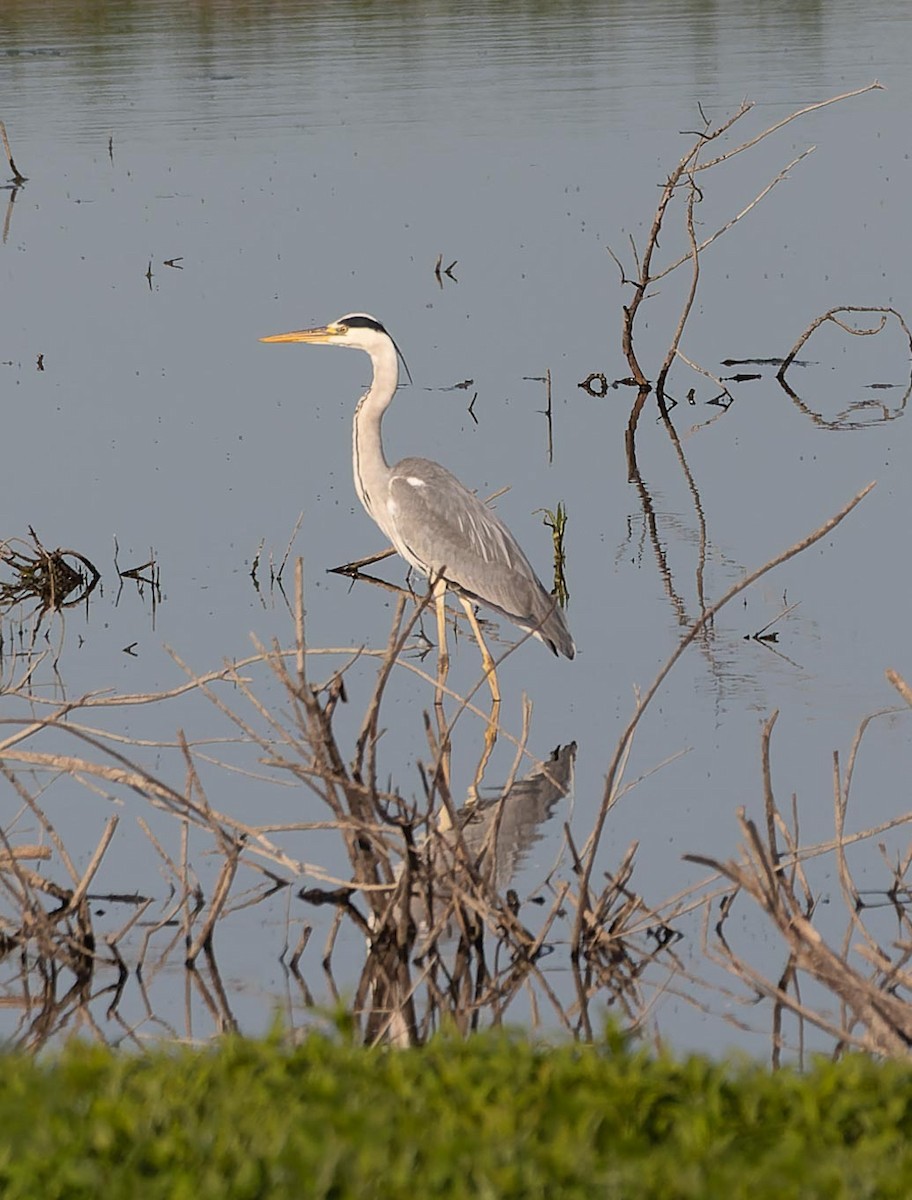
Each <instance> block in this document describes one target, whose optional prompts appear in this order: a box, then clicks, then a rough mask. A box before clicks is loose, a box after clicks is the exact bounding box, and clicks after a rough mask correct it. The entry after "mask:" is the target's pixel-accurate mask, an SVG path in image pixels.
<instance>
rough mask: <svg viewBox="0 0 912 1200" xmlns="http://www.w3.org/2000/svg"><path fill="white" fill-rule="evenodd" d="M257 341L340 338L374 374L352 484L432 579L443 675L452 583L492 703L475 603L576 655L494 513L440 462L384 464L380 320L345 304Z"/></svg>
mask: <svg viewBox="0 0 912 1200" xmlns="http://www.w3.org/2000/svg"><path fill="white" fill-rule="evenodd" d="M260 341H262V342H305V343H310V344H318V345H327V346H345V347H348V348H349V349H352V350H363V351H364V352H365V353H366V354H367V355H368V356H369V357H370V360H371V366H372V367H373V379H372V380H371V385H370V387H369V388H368V390H367V391H366V392H365V393H364V395H363V396H362V397H361V399H360V400H359V401H358V406H357V408H356V409H355V420H354V429H353V440H352V466H353V468H354V476H355V491H356V492H357V493H358V498H359V499H360V501H361V503H362V504H363V505H364V507H365V509H366V510H367V512H368V515H369V516H371V517H372V518H373V519H374V521H375V522H376V523H377V525H379V526H380V528H381V530H382V531H383V532H384V533H385V534H386V536H387V537H388V538H389V540H390V541H391V542H392V544H393V546H395V548H396V550H398V552H399V553H400V554H401V555H402V557H403V558H404V559H405V561H406V562H407V563H409V564H410V565H411V566H413V567H415V568H416V570H418V571H420V572H421V574H422V575H425V576H427V578H428V579H429V580H430V581H431V582H432V584H434V585H435V599H436V601H437V624H438V637H439V639H440V645H439V648H438V653H439V656H440V663H439V665H438V671H439V672H440V674H441V675H445V673H446V665H445V664H446V662H447V657H446V634H445V626H444V613H443V603H444V597H445V594H446V589H447V588H448V587H449V588H451V589H452V590H453V591H454V592H455V593H456V595H457V596H458V597H459V599H460V601H461V602H462V605H463V608H464V609H465V612H466V615H467V617H468V619H469V624H470V625H471V627H472V631H473V633H474V634H475V637H476V639H477V641H478V645H479V648H480V650H481V655H482V661H483V664H484V670H485V674H486V675H487V677H488V683H489V686H490V688H491V693H492V695H493V697H494V699H495V702H496V701H497V700H499V698H500V697H499V693H498V691H497V683H496V677H495V675H494V661H493V659H492V658H491V655H490V653H489V652H488V649H487V647H486V646H485V643H484V639H483V638H482V636H481V630H480V629H479V628H478V622H477V620H476V617H475V610H474V607H473V606H474V604H475V603H481V604H485V605H486V606H487V607H488V608H491V609H493V610H494V612H496V613H498V614H499V615H500V616H502V617H506V618H507V619H508V620H510V621H512V622H513V623H514V624H515V625H518V626H519V628H520V629H523V630H525V631H526V632H530V633H532V634H534V635H535V637H537V638H538V639H539V640H540V641H541V642H544V644H545V645H546V646H548V647H550V649H551V650H552V651H553V652H554V654H563V655H565V656H566V657H567V658H573V655H574V652H575V648H574V645H573V638H572V637H571V636H570V630H569V629H568V628H567V622H566V620H565V618H564V614H563V612H562V611H561V609H560V608H559V606H558V604H557V601H556V599H555V598H554V596H552V595H551V594H550V593H549V592H548V591H547V590H546V589H545V587H544V585H543V584H542V582H541V580H540V579H539V578H538V576H537V575H536V573H535V571H534V569H533V568H532V566H531V564H530V562H529V560H528V559H527V558H526V556H525V554H524V553H523V551H522V549H521V547H520V545H519V543H518V542H517V540H516V538H515V537H514V536H513V534H512V533H511V532H510V530H509V529H508V528H507V527H506V525H505V524H504V523H503V521H501V519H500V518H499V517H498V516H497V514H496V513H494V512H492V510H491V509H490V508H489V507H488V506H487V505H486V504H484V503H483V502H482V501H481V500H479V498H478V497H477V496H476V495H475V493H474V492H470V491H469V490H468V488H466V487H464V486H463V485H462V484H461V483H460V482H459V480H458V479H457V478H456V476H455V475H453V474H451V472H449V471H448V470H447V469H446V467H442V466H440V464H439V463H435V462H431V461H430V460H429V459H426V458H403V459H402V460H401V461H400V462H397V463H396V464H395V465H394V466H390V465H389V463H388V462H387V461H386V455H385V454H384V451H383V442H382V439H381V429H380V427H381V423H382V421H383V414H384V413H385V412H386V410H387V409H388V408H389V406H390V404H391V402H392V399H393V396H394V395H395V393H396V388H397V387H398V386H399V358H400V353H399V348H398V346H397V345H396V343H395V342H394V340H393V338H392V337H391V336H390V334H389V333H387V331H386V329H384V327H383V326H382V325H381V324H380V322H379V321H378V320H377V319H376V318H375V317H371V316H369V315H368V314H367V313H349V314H348V315H347V316H344V317H339V319H338V320H337V321H333V322H332V323H331V324H329V325H321V326H318V327H317V328H315V329H299V330H296V331H293V332H291V333H278V334H273V335H272V336H271V337H264V338H260Z"/></svg>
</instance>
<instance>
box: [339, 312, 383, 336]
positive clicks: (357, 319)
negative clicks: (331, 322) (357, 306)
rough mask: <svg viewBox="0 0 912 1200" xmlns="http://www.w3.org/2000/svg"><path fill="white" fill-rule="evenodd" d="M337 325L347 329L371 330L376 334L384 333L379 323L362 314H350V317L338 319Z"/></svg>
mask: <svg viewBox="0 0 912 1200" xmlns="http://www.w3.org/2000/svg"><path fill="white" fill-rule="evenodd" d="M339 324H340V325H346V326H348V328H349V329H373V330H375V331H376V332H377V333H386V330H385V329H384V328H383V326H382V325H381V324H380V322H379V321H375V320H374V318H373V317H366V316H364V315H363V314H362V313H351V315H350V316H347V317H340V318H339Z"/></svg>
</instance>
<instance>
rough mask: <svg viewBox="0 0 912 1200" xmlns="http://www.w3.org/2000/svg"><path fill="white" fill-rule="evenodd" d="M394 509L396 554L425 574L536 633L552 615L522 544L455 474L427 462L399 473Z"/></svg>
mask: <svg viewBox="0 0 912 1200" xmlns="http://www.w3.org/2000/svg"><path fill="white" fill-rule="evenodd" d="M389 502H390V508H391V511H392V516H393V524H394V526H395V533H396V538H395V540H396V549H397V550H398V551H399V552H400V554H402V555H403V557H404V558H406V559H407V560H408V561H409V562H411V563H413V564H414V565H415V566H417V567H418V568H419V569H420V570H421V571H423V572H424V573H425V574H427V575H431V576H433V575H436V574H440V573H442V574H443V575H444V577H445V578H446V579H447V581H448V582H449V583H452V584H453V585H454V586H455V587H457V588H459V590H460V591H462V592H464V593H465V594H466V595H467V596H469V597H471V598H473V599H477V600H482V601H484V603H485V604H488V605H490V606H491V607H492V608H494V609H497V610H498V611H499V612H501V613H502V614H503V615H504V616H506V617H508V618H509V619H510V620H512V621H515V622H516V623H517V624H518V625H521V626H525V627H526V628H535V627H536V626H537V625H538V624H539V623H540V622H541V621H542V620H543V619H545V618H546V617H547V615H548V613H549V612H550V611H551V610H552V609H553V607H554V604H553V600H552V598H551V597H550V596H549V595H548V593H547V592H546V591H545V589H544V587H543V585H542V583H541V580H540V579H539V578H538V576H537V575H536V574H535V571H534V570H533V569H532V566H531V565H530V563H529V560H528V559H527V558H526V556H525V554H523V552H522V549H521V548H520V546H519V543H518V542H517V541H516V538H514V536H513V534H512V533H511V532H510V531H509V529H508V528H507V527H506V525H504V523H503V521H501V520H500V518H499V517H498V516H497V514H496V513H494V512H492V511H491V509H490V508H488V507H487V505H486V504H484V503H483V502H482V501H481V500H479V499H478V497H477V496H476V495H474V494H473V493H472V492H470V491H469V490H468V489H467V488H466V487H464V486H463V485H462V484H461V483H460V482H459V480H458V479H457V478H456V476H455V475H453V474H451V473H450V472H449V471H448V470H447V469H446V468H445V467H441V466H440V465H439V464H438V463H434V462H430V461H428V460H427V459H424V458H406V459H403V460H402V462H400V463H397V464H396V466H395V467H393V470H392V474H391V477H390V483H389Z"/></svg>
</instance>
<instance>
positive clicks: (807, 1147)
mask: <svg viewBox="0 0 912 1200" xmlns="http://www.w3.org/2000/svg"><path fill="white" fill-rule="evenodd" d="M2 1071H3V1081H4V1083H3V1087H2V1089H0V1194H2V1195H3V1196H4V1197H5V1198H6V1200H13V1198H15V1197H28V1198H29V1200H33V1198H34V1197H36V1196H41V1197H42V1198H43V1200H50V1198H52V1197H63V1196H67V1197H77V1196H92V1197H105V1200H116V1198H118V1197H158V1196H161V1197H168V1200H180V1198H182V1197H188V1198H189V1197H200V1198H202V1197H217V1198H218V1200H225V1198H227V1197H251V1198H260V1197H278V1196H282V1197H285V1196H287V1197H311V1196H319V1197H335V1198H342V1197H349V1196H357V1197H362V1196H377V1197H383V1198H384V1200H394V1198H395V1197H400V1196H402V1197H408V1198H409V1200H418V1198H423V1197H433V1198H434V1200H438V1198H440V1197H447V1196H471V1197H491V1198H495V1197H496V1198H498V1200H499V1198H501V1197H511V1196H535V1197H545V1196H549V1197H551V1196H554V1197H562V1198H564V1197H577V1196H579V1197H586V1200H589V1198H591V1197H603V1196H610V1197H662V1198H663V1200H671V1198H674V1197H699V1198H700V1200H706V1198H711V1197H717V1196H718V1197H725V1198H726V1200H734V1198H736V1197H748V1196H749V1197H751V1198H752V1200H756V1198H759V1197H766V1196H769V1197H773V1196H775V1197H777V1200H783V1198H788V1197H801V1198H802V1200H805V1198H807V1197H826V1198H827V1200H834V1198H836V1197H852V1200H858V1198H860V1197H869V1196H870V1197H875V1196H876V1197H894V1196H895V1197H908V1196H909V1195H912V1139H910V1137H909V1134H910V1130H912V1070H910V1069H909V1068H908V1067H906V1066H902V1065H900V1064H898V1063H892V1062H887V1063H876V1062H874V1061H872V1060H870V1059H867V1058H863V1057H851V1058H848V1059H846V1060H844V1061H843V1062H840V1063H836V1064H832V1063H819V1064H817V1065H816V1066H815V1067H814V1068H813V1069H812V1070H811V1071H809V1072H808V1073H807V1074H805V1075H799V1074H798V1073H797V1072H792V1071H782V1072H779V1073H777V1074H771V1073H770V1072H769V1071H767V1070H766V1069H764V1068H762V1067H759V1066H756V1065H733V1064H719V1063H714V1062H711V1061H709V1060H707V1059H703V1058H688V1059H685V1060H673V1059H671V1058H655V1057H652V1056H648V1055H646V1054H645V1053H642V1052H638V1051H632V1050H630V1049H628V1048H627V1047H626V1046H625V1044H624V1043H623V1042H622V1041H621V1040H620V1039H619V1038H616V1037H613V1036H610V1037H609V1039H608V1041H607V1042H605V1043H603V1044H602V1045H599V1046H585V1047H584V1046H576V1045H564V1046H559V1047H556V1048H555V1047H545V1046H541V1045H536V1044H534V1043H532V1042H530V1041H529V1040H527V1039H526V1038H523V1037H518V1036H517V1037H507V1036H493V1035H485V1036H480V1037H477V1038H474V1039H472V1040H470V1041H468V1042H462V1041H459V1040H457V1039H451V1038H444V1037H440V1038H437V1039H435V1040H434V1041H432V1042H431V1043H430V1044H429V1045H428V1046H426V1047H424V1048H423V1049H418V1050H404V1051H403V1050H391V1049H386V1048H384V1049H374V1050H367V1049H363V1048H360V1047H357V1046H354V1045H352V1044H346V1043H345V1042H343V1041H340V1040H338V1039H332V1038H328V1037H324V1036H319V1035H313V1036H310V1037H308V1039H307V1040H306V1041H305V1042H304V1043H303V1044H302V1045H301V1046H300V1047H298V1048H297V1049H294V1050H287V1049H285V1048H284V1047H283V1046H282V1044H281V1043H280V1041H278V1040H275V1041H269V1042H251V1041H245V1040H243V1039H240V1038H232V1039H228V1040H226V1041H224V1042H222V1043H220V1044H219V1045H218V1046H213V1047H211V1048H206V1049H200V1050H196V1049H160V1050H156V1051H155V1052H152V1053H149V1054H147V1055H130V1054H126V1053H117V1052H114V1051H110V1050H107V1049H103V1048H98V1047H87V1046H85V1045H83V1044H77V1043H74V1044H72V1045H70V1046H68V1047H67V1048H66V1049H65V1050H64V1051H63V1052H62V1053H60V1054H59V1055H57V1056H55V1057H52V1058H47V1059H42V1060H38V1061H35V1060H33V1059H30V1058H27V1057H25V1056H21V1055H16V1054H9V1055H7V1056H5V1058H4V1061H3V1063H2Z"/></svg>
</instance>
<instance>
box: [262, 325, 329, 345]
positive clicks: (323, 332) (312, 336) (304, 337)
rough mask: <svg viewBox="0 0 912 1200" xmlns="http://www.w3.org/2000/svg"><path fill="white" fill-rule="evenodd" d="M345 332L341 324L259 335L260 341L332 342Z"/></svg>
mask: <svg viewBox="0 0 912 1200" xmlns="http://www.w3.org/2000/svg"><path fill="white" fill-rule="evenodd" d="M344 332H345V329H344V326H341V325H320V326H318V327H317V328H316V329H296V330H293V331H292V332H291V333H274V334H272V335H271V336H270V337H261V338H260V341H261V342H334V341H335V340H336V338H338V337H339V336H341V334H343V333H344Z"/></svg>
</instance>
